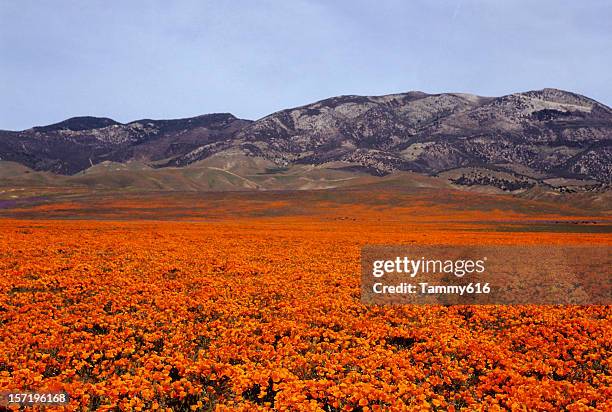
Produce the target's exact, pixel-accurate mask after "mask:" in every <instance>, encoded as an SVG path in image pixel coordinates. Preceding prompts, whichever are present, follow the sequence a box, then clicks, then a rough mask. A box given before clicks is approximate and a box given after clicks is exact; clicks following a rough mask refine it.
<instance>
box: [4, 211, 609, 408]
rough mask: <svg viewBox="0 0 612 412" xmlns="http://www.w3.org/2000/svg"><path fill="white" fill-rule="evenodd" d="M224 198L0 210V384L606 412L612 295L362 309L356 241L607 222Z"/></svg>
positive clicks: (507, 235)
mask: <svg viewBox="0 0 612 412" xmlns="http://www.w3.org/2000/svg"><path fill="white" fill-rule="evenodd" d="M233 205H236V203H233ZM140 206H142V205H140ZM149 206H150V204H149ZM251 206H252V205H251ZM276 206H278V207H285V206H286V205H284V204H283V203H282V202H281V203H276ZM125 207H128V206H125ZM228 207H229V206H228ZM233 207H236V210H239V209H240V208H239V207H238V206H233ZM440 207H442V206H440ZM45 208H46V211H47V212H49V211H50V212H53V211H54V210H55V212H56V213H60V214H61V213H69V212H67V211H68V210H73V208H64V209H62V210H60V211H58V210H59V209H57V207H56V209H53V207H52V206H45ZM321 208H322V209H326V208H328V205H323V206H321ZM60 209H61V208H60ZM328 209H329V208H328ZM218 210H219V213H218V215H216V216H215V218H214V219H198V218H195V217H193V216H189V218H186V217H185V216H182V217H181V218H180V219H174V220H167V219H159V220H151V219H145V218H139V219H120V220H119V219H117V220H113V219H87V220H79V219H61V220H58V219H55V220H53V219H51V220H49V219H42V218H23V217H22V218H20V219H15V218H9V217H5V218H3V219H1V220H0V273H1V275H0V326H1V331H0V392H5V393H6V392H14V391H24V390H28V391H36V392H45V391H47V392H65V393H67V394H68V395H69V397H70V402H69V403H68V404H67V405H63V406H59V405H56V406H49V407H46V408H45V410H99V411H110V410H122V411H123V410H125V411H147V410H184V411H212V410H220V411H224V410H226V411H233V410H244V411H251V410H262V411H263V410H279V411H296V410H299V411H302V410H303V411H386V410H398V411H401V410H440V411H459V410H488V411H490V410H493V411H494V410H544V411H558V410H568V411H583V410H611V409H612V375H611V370H612V311H611V309H610V307H609V306H580V307H578V306H535V305H527V306H413V305H406V306H366V305H364V304H362V303H361V302H360V285H359V277H360V276H359V274H360V248H361V247H362V246H363V245H365V244H400V245H403V244H406V245H409V244H415V243H417V244H423V245H427V244H429V245H436V244H449V245H452V244H465V245H468V244H487V245H496V244H600V245H610V244H612V237H611V236H610V233H609V231H607V230H603V231H602V230H590V229H589V230H573V231H572V232H568V231H566V230H537V231H529V230H526V229H525V225H517V224H515V223H516V222H515V221H516V219H519V218H523V219H526V217H525V214H521V213H522V212H520V211H518V212H516V213H515V214H514V215H513V214H511V213H510V212H503V213H502V212H500V211H487V212H478V211H474V212H469V213H468V212H456V213H450V214H446V215H444V216H445V217H444V218H441V217H439V216H441V214H440V215H437V214H436V210H439V209H435V208H433V207H425V206H418V204H417V206H415V208H413V209H407V208H406V209H401V208H399V207H398V208H397V209H396V210H394V211H388V210H387V211H384V210H383V211H372V210H373V208H369V209H367V210H366V209H363V208H353V209H350V208H349V207H348V206H346V207H344V206H343V207H342V208H338V209H337V210H336V209H335V211H334V212H333V213H332V212H330V213H327V214H317V215H304V214H300V213H296V212H295V211H292V212H291V213H289V212H287V213H275V214H274V216H267V215H263V214H259V215H250V216H247V215H245V216H241V217H239V218H227V216H225V215H224V213H225V212H223V210H224V209H222V208H218ZM41 213H42V212H41ZM551 213H552V212H551ZM41 216H42V215H41ZM423 216H430V217H431V216H434V217H431V218H430V219H428V220H427V219H423ZM435 216H438V218H435ZM487 216H488V217H487ZM508 216H509V218H508V219H510V218H511V219H513V220H512V221H511V222H510V221H506V222H505V223H504V222H502V218H503V217H508ZM56 217H57V216H56ZM60 217H61V216H60ZM484 217H487V219H490V220H495V219H497V220H495V222H489V223H487V224H482V223H475V222H476V219H478V221H479V222H483V221H485V220H486V219H485V218H484ZM545 218H546V219H548V220H550V219H552V217H551V216H548V215H547V216H546V217H545ZM587 218H588V216H587V217H580V218H579V219H583V220H584V219H587ZM529 219H534V216H530V217H529ZM555 219H562V218H561V217H556V218H555ZM572 219H577V218H572ZM548 220H546V221H547V222H548ZM546 224H548V223H541V225H544V226H545V225H546ZM562 227H565V226H562ZM509 228H510V229H509ZM11 408H13V409H18V407H17V406H12V407H11Z"/></svg>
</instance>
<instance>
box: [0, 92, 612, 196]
mask: <svg viewBox="0 0 612 412" xmlns="http://www.w3.org/2000/svg"><path fill="white" fill-rule="evenodd" d="M397 172H413V173H417V174H424V175H430V176H435V177H441V178H444V179H446V180H448V181H449V182H451V183H452V184H454V185H459V186H465V187H471V186H490V187H494V188H497V189H500V190H506V191H521V190H528V189H530V188H532V187H534V186H541V185H544V186H547V187H550V188H554V189H556V190H578V189H576V188H580V190H599V188H602V187H603V188H607V187H609V185H610V184H611V183H612V109H610V107H608V106H606V105H604V104H602V103H599V102H597V101H595V100H593V99H590V98H588V97H585V96H581V95H579V94H576V93H571V92H567V91H563V90H558V89H543V90H537V91H529V92H522V93H514V94H510V95H506V96H502V97H481V96H476V95H472V94H464V93H442V94H426V93H423V92H408V93H399V94H392V95H385V96H353V95H351V96H339V97H332V98H329V99H325V100H321V101H318V102H315V103H311V104H307V105H304V106H300V107H296V108H291V109H286V110H281V111H279V112H276V113H272V114H270V115H268V116H265V117H263V118H261V119H259V120H256V121H251V120H245V119H239V118H236V117H235V116H233V115H232V114H229V113H215V114H206V115H202V116H198V117H193V118H185V119H174V120H151V119H143V120H137V121H133V122H130V123H119V122H117V121H115V120H112V119H108V118H98V117H74V118H71V119H68V120H65V121H62V122H60V123H56V124H52V125H48V126H41V127H33V128H31V129H27V130H22V131H5V130H2V131H0V183H2V181H4V183H7V182H9V183H11V184H19V182H20V181H21V182H24V184H26V183H25V182H29V183H30V184H31V183H32V182H39V183H40V182H44V183H46V184H51V183H52V184H85V185H88V184H93V185H102V186H104V185H105V184H106V183H105V179H106V180H108V181H112V182H115V183H117V181H118V180H117V176H118V175H120V176H121V178H120V179H119V181H120V182H119V183H117V184H118V185H119V186H122V185H123V186H126V187H129V186H130V185H132V184H137V183H135V182H136V181H137V180H135V178H134V177H133V176H134V175H135V174H136V175H139V176H140V178H139V179H145V180H147V181H149V183H150V182H155V181H157V182H161V183H159V185H160V188H163V187H164V184H166V183H164V182H165V181H167V179H168V177H167V176H169V175H172V176H173V177H172V179H174V180H177V179H178V180H180V182H179V183H176V184H178V185H182V184H186V185H187V187H188V188H189V189H199V188H202V184H203V183H202V182H205V183H206V184H204V186H206V185H208V187H209V188H210V187H211V182H213V181H218V179H222V180H225V181H227V182H229V181H231V182H234V183H233V184H230V185H229V186H227V187H229V188H250V189H254V188H269V187H272V188H274V187H279V188H280V187H282V188H292V185H297V186H296V188H303V187H304V184H305V182H311V183H312V184H310V185H306V186H307V187H333V186H335V184H334V183H333V182H345V181H347V180H350V179H352V178H355V177H357V176H360V177H363V178H372V177H376V176H384V175H388V174H393V173H397ZM92 176H95V179H93V178H92ZM130 176H131V177H130ZM211 176H213V177H211ZM214 176H216V177H214ZM291 176H293V180H292V178H291ZM162 177H163V178H162ZM179 177H180V179H179ZM92 179H93V180H92ZM126 179H127V180H126ZM164 179H165V180H164ZM211 179H212V180H211ZM215 179H217V180H215ZM283 179H284V181H287V182H289V183H288V184H287V185H280V186H279V184H280V183H279V182H281V181H283ZM92 181H93V182H95V183H91V182H92ZM58 182H59V183H58ZM121 182H123V183H121ZM266 182H268V183H266ZM270 182H275V184H276V186H275V185H274V184H272V185H270V184H269V183H270ZM300 182H301V183H300ZM317 182H318V183H320V184H316V183H317ZM321 182H323V183H321ZM152 184H153V186H152V187H155V184H156V183H152ZM145 186H146V185H145ZM212 186H214V184H213V185H212ZM219 187H221V188H223V187H225V186H223V185H221V186H219ZM212 188H214V187H212Z"/></svg>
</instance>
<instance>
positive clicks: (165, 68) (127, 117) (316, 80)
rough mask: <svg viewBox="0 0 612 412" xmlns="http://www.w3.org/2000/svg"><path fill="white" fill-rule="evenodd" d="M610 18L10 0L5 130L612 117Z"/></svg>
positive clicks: (505, 4)
mask: <svg viewBox="0 0 612 412" xmlns="http://www.w3.org/2000/svg"><path fill="white" fill-rule="evenodd" d="M610 21H612V1H608V0H601V1H599V0H592V1H575V0H573V1H564V0H550V1H548V0H539V1H518V0H517V1H510V0H506V1H504V0H490V1H485V0H480V1H476V0H474V1H468V0H465V1H462V0H448V1H441V0H440V1H436V0H422V1H418V0H414V1H402V0H398V1H391V0H389V1H387V0H376V1H374V0H372V1H360V0H350V1H341V0H335V1H315V0H311V1H301V0H291V1H286V0H285V1H265V0H259V1H256V0H252V1H237V0H233V1H225V2H223V1H204V0H193V1H180V0H179V1H172V2H169V1H136V0H131V1H114V0H106V1H93V0H88V1H82V0H77V1H66V0H55V1H42V0H39V1H29V0H0V129H5V130H22V129H26V128H29V127H32V126H37V125H45V124H50V123H55V122H58V121H61V120H64V119H66V118H69V117H73V116H84V115H91V116H100V117H110V118H113V119H115V120H117V121H120V122H128V121H132V120H136V119H141V118H153V119H167V118H180V117H190V116H196V115H200V114H205V113H215V112H231V113H233V114H234V115H235V116H237V117H241V118H247V119H257V118H260V117H263V116H265V115H267V114H269V113H272V112H275V111H277V110H281V109H284V108H288V107H294V106H300V105H303V104H306V103H310V102H313V101H317V100H321V99H324V98H327V97H331V96H337V95H343V94H360V95H380V94H389V93H398V92H405V91H409V90H420V91H424V92H428V93H442V92H467V93H474V94H479V95H484V96H501V95H505V94H509V93H514V92H520V91H526V90H534V89H542V88H544V87H555V88H560V89H565V90H570V91H574V92H577V93H580V94H584V95H586V96H589V97H591V98H594V99H596V100H599V101H600V102H602V103H605V104H607V105H609V106H610V105H612V24H610Z"/></svg>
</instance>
